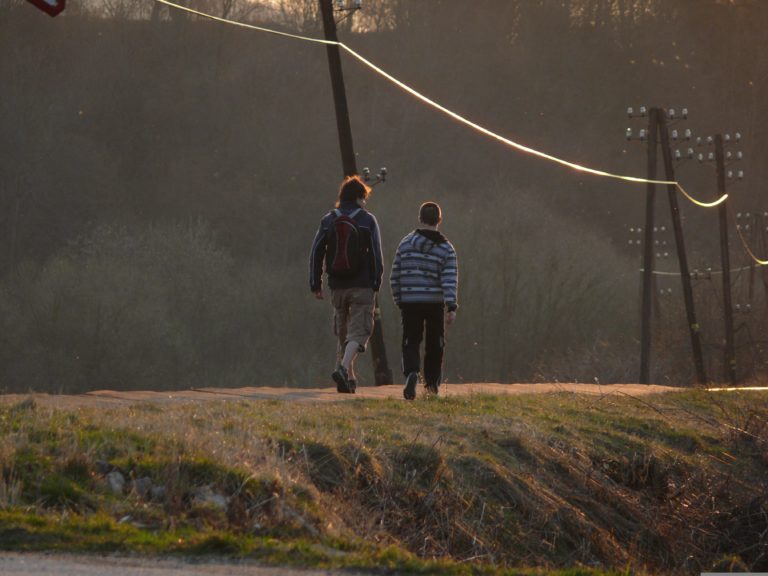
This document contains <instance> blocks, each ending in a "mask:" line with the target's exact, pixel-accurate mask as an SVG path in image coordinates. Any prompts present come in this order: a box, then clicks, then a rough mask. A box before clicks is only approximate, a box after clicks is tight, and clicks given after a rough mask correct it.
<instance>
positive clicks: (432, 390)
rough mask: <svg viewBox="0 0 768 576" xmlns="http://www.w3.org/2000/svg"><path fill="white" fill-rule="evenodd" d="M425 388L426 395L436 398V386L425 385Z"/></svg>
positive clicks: (437, 387)
mask: <svg viewBox="0 0 768 576" xmlns="http://www.w3.org/2000/svg"><path fill="white" fill-rule="evenodd" d="M425 388H426V389H427V394H432V395H433V396H437V391H438V389H439V388H440V387H439V386H438V385H437V384H427V385H426V386H425Z"/></svg>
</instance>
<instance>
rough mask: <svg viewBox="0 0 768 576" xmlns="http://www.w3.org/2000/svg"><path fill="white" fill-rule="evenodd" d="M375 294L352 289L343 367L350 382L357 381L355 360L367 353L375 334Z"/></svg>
mask: <svg viewBox="0 0 768 576" xmlns="http://www.w3.org/2000/svg"><path fill="white" fill-rule="evenodd" d="M373 307H374V293H373V290H371V289H369V288H351V289H350V292H349V321H348V323H347V331H346V341H345V344H344V355H343V357H342V360H341V365H342V366H344V368H346V369H347V372H348V373H349V379H350V380H355V381H356V380H357V376H356V374H355V359H356V358H357V356H358V354H360V353H362V352H365V349H366V347H367V346H368V340H369V339H370V337H371V334H373Z"/></svg>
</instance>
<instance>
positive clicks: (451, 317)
mask: <svg viewBox="0 0 768 576" xmlns="http://www.w3.org/2000/svg"><path fill="white" fill-rule="evenodd" d="M455 320H456V310H451V311H450V312H446V313H445V323H446V324H448V325H449V326H450V325H451V324H453V323H454V322H455Z"/></svg>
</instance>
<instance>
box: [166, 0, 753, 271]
mask: <svg viewBox="0 0 768 576" xmlns="http://www.w3.org/2000/svg"><path fill="white" fill-rule="evenodd" d="M155 2H159V3H161V4H165V5H166V6H170V7H172V8H176V9H177V10H182V11H185V12H189V13H191V14H196V15H198V16H201V17H203V18H208V19H210V20H215V21H217V22H221V23H224V24H231V25H233V26H239V27H242V28H248V29H251V30H256V31H259V32H266V33H268V34H275V35H278V36H285V37H288V38H293V39H296V40H304V41H306V42H315V43H318V44H326V45H328V44H331V45H337V46H338V47H339V48H341V49H343V50H344V51H345V52H347V53H348V54H350V55H351V56H353V57H354V58H356V59H357V60H358V61H360V62H362V63H363V64H365V65H366V66H367V67H368V68H370V69H371V70H373V71H374V72H376V73H377V74H379V75H380V76H382V77H384V78H386V79H387V80H389V81H390V82H391V83H393V84H395V85H396V86H398V87H399V88H400V89H401V90H403V91H405V92H407V93H409V94H410V95H411V96H414V97H415V98H417V99H418V100H420V101H421V102H423V103H424V104H427V105H428V106H431V107H432V108H435V109H436V110H439V111H440V112H442V113H444V114H446V115H447V116H449V117H451V118H453V119H454V120H456V121H457V122H460V123H461V124H464V125H466V126H469V127H470V128H472V129H474V130H476V131H477V132H480V133H481V134H485V135H486V136H489V137H490V138H493V139H495V140H497V141H499V142H501V143H503V144H506V145H507V146H509V147H511V148H514V149H516V150H518V151H520V152H523V153H526V154H530V155H532V156H538V157H539V158H543V159H544V160H549V161H550V162H554V163H557V164H560V165H562V166H566V167H567V168H571V169H572V170H576V171H578V172H585V173H588V174H593V175H595V176H600V177H603V178H613V179H616V180H623V181H625V182H633V183H637V184H666V185H670V186H675V187H676V188H677V189H678V190H679V191H680V192H681V193H682V194H683V196H685V198H687V199H688V200H689V201H690V202H692V203H693V204H695V205H697V206H700V207H702V208H713V207H715V206H718V205H719V204H721V203H722V202H724V201H725V200H726V198H727V197H728V195H727V194H724V195H723V196H721V197H720V198H718V199H717V200H715V201H714V202H702V201H700V200H697V199H696V198H694V197H693V196H691V195H690V194H689V193H688V192H687V191H686V190H685V189H684V188H683V186H682V185H681V184H680V183H679V182H677V181H675V180H651V179H646V178H639V177H636V176H625V175H622V174H614V173H612V172H606V171H603V170H597V169H595V168H590V167H588V166H583V165H581V164H576V163H574V162H569V161H567V160H564V159H562V158H558V157H557V156H552V155H550V154H547V153H545V152H542V151H540V150H536V149H534V148H530V147H528V146H524V145H523V144H520V143H519V142H515V141H514V140H510V139H509V138H505V137H504V136H501V135H500V134H497V133H496V132H493V131H492V130H489V129H488V128H485V127H483V126H480V125H479V124H476V123H474V122H472V121H471V120H469V119H467V118H465V117H464V116H461V115H460V114H458V113H456V112H454V111H452V110H450V109H448V108H446V107H445V106H442V105H441V104H438V103H437V102H435V101H434V100H432V99H430V98H428V97H427V96H425V95H424V94H422V93H421V92H418V91H417V90H415V89H413V88H411V87H410V86H408V85H407V84H405V83H404V82H401V81H400V80H398V79H397V78H395V77H394V76H392V75H391V74H389V73H387V72H385V71H384V70H383V69H381V68H380V67H378V66H377V65H375V64H374V63H373V62H371V61H370V60H367V59H366V58H364V57H363V56H362V55H360V54H358V53H357V52H355V51H354V50H352V49H351V48H350V47H349V46H347V45H345V44H344V43H343V42H334V41H330V40H320V39H318V38H311V37H308V36H300V35H298V34H289V33H287V32H280V31H278V30H272V29H270V28H264V27H262V26H255V25H253V24H246V23H243V22H237V21H234V20H229V19H227V18H220V17H218V16H214V15H212V14H208V13H206V12H200V11H199V10H194V9H192V8H188V7H186V6H181V5H179V4H175V3H173V2H170V1H169V0H155ZM766 264H768V262H766Z"/></svg>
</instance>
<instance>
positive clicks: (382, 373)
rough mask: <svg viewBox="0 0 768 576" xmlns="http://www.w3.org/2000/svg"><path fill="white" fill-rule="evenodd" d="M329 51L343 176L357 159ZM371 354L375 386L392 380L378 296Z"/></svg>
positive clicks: (329, 21) (328, 34) (332, 48)
mask: <svg viewBox="0 0 768 576" xmlns="http://www.w3.org/2000/svg"><path fill="white" fill-rule="evenodd" d="M319 1H320V12H321V14H322V18H323V30H324V32H325V39H326V40H330V41H331V42H338V41H339V39H338V36H337V35H336V20H335V19H334V15H333V1H332V0H319ZM326 51H327V53H328V68H329V70H330V73H331V86H332V88H333V102H334V105H335V108H336V126H337V127H338V131H339V147H340V148H341V161H342V165H343V169H344V175H345V176H352V175H355V174H357V162H356V161H355V149H354V146H353V145H352V128H351V126H350V123H349V108H348V107H347V93H346V90H345V88H344V75H343V73H342V70H341V55H340V53H339V46H338V45H337V44H328V45H327V46H326ZM371 358H372V360H373V374H374V381H375V383H376V385H377V386H382V385H384V384H392V382H393V380H392V370H390V368H389V364H388V362H387V350H386V348H385V346H384V335H383V331H382V326H381V311H380V309H379V302H378V296H377V297H376V299H375V303H374V323H373V334H372V335H371Z"/></svg>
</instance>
